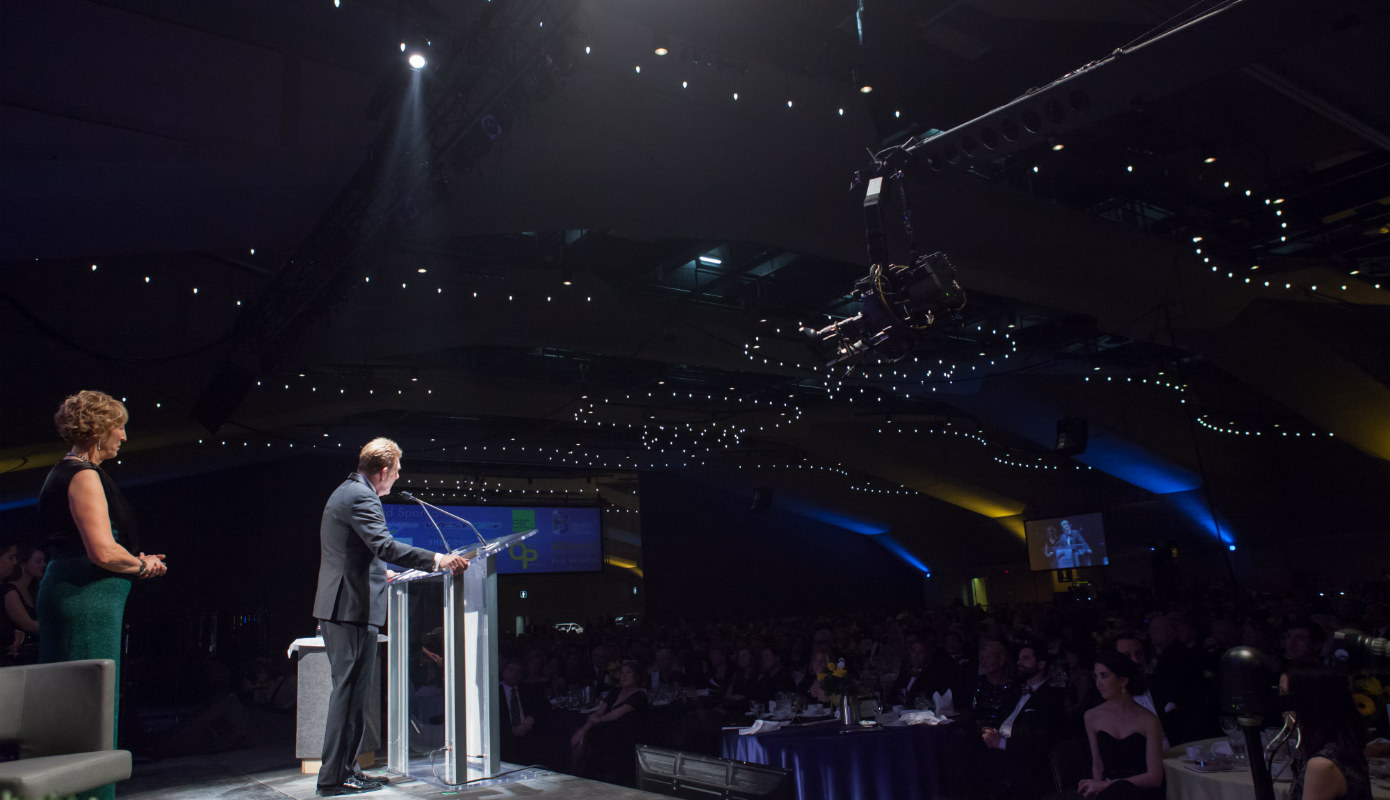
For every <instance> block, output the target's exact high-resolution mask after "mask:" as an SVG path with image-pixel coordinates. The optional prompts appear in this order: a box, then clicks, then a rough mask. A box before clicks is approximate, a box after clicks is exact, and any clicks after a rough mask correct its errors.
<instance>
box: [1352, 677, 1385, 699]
mask: <svg viewBox="0 0 1390 800" xmlns="http://www.w3.org/2000/svg"><path fill="white" fill-rule="evenodd" d="M1356 691H1358V692H1361V693H1362V694H1365V695H1369V696H1371V697H1380V696H1381V695H1383V694H1385V687H1384V686H1382V685H1381V683H1380V679H1379V678H1376V677H1368V678H1359V679H1357V681H1356Z"/></svg>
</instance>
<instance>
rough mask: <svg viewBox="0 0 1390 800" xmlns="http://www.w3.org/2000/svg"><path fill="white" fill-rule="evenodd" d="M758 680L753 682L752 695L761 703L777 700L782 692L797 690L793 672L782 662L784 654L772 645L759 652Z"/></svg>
mask: <svg viewBox="0 0 1390 800" xmlns="http://www.w3.org/2000/svg"><path fill="white" fill-rule="evenodd" d="M758 664H759V666H760V670H759V671H758V677H757V680H755V681H754V682H753V691H752V694H751V695H750V696H751V697H752V698H753V699H754V700H757V701H758V702H760V703H766V702H768V701H769V700H775V699H776V698H777V695H778V694H779V693H781V692H791V691H795V689H796V686H795V685H794V684H793V683H792V676H791V673H790V672H789V671H788V670H787V668H786V666H785V665H784V664H783V663H782V656H781V655H779V654H778V653H777V651H776V650H773V649H772V648H771V647H764V648H763V649H762V652H760V653H759V654H758Z"/></svg>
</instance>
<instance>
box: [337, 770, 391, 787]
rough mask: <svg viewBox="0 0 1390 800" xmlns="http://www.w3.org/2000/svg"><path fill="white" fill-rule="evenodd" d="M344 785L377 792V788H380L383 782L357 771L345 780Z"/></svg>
mask: <svg viewBox="0 0 1390 800" xmlns="http://www.w3.org/2000/svg"><path fill="white" fill-rule="evenodd" d="M343 786H345V787H347V788H349V789H352V790H354V791H358V792H375V791H376V790H377V789H380V788H381V787H382V786H383V784H381V783H379V782H377V781H374V780H372V779H371V778H368V777H367V776H366V775H363V774H362V773H360V772H355V773H353V774H352V775H349V776H348V778H347V780H345V781H343Z"/></svg>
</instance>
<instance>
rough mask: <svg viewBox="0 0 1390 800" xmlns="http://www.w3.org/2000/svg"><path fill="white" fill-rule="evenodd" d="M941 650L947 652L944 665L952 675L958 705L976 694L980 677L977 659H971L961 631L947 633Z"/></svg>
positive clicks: (951, 680) (942, 641) (950, 679)
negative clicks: (976, 665) (976, 682)
mask: <svg viewBox="0 0 1390 800" xmlns="http://www.w3.org/2000/svg"><path fill="white" fill-rule="evenodd" d="M941 649H942V650H944V651H945V652H946V657H945V658H944V659H942V664H943V665H944V666H945V667H946V668H947V670H949V671H950V673H951V675H950V678H949V681H950V684H951V694H952V696H953V697H956V698H959V699H957V700H956V702H957V703H961V702H963V701H964V699H965V698H968V697H971V696H972V695H973V694H974V692H975V681H976V680H977V679H978V677H979V671H978V670H977V669H976V667H975V659H973V658H971V657H970V653H969V651H968V650H967V649H966V647H965V634H964V633H962V632H961V631H959V630H948V631H946V635H945V636H944V637H942V639H941ZM957 707H959V706H957Z"/></svg>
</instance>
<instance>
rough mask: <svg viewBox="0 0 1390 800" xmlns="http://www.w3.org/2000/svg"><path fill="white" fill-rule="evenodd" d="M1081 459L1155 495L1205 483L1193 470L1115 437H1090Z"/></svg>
mask: <svg viewBox="0 0 1390 800" xmlns="http://www.w3.org/2000/svg"><path fill="white" fill-rule="evenodd" d="M1078 460H1080V461H1084V462H1085V463H1087V464H1089V465H1091V466H1092V467H1094V468H1096V469H1099V470H1104V471H1105V472H1108V473H1110V474H1111V475H1114V476H1115V477H1117V478H1119V479H1120V480H1123V481H1128V482H1129V483H1132V484H1134V485H1135V486H1138V487H1140V488H1142V489H1148V490H1149V491H1151V492H1153V493H1154V494H1164V495H1166V494H1172V493H1173V492H1186V491H1191V490H1192V489H1196V488H1198V487H1200V486H1201V485H1202V480H1201V478H1200V477H1199V476H1198V475H1197V474H1196V473H1194V472H1191V471H1190V470H1187V469H1184V468H1182V467H1180V466H1178V465H1176V464H1173V463H1172V462H1170V461H1167V460H1165V459H1162V458H1159V457H1157V456H1155V455H1153V454H1152V453H1150V452H1148V451H1146V450H1144V449H1143V448H1141V447H1136V446H1135V445H1132V444H1130V443H1129V442H1126V441H1124V440H1123V439H1118V438H1116V437H1113V436H1106V437H1101V438H1097V437H1095V436H1092V437H1091V441H1090V442H1089V443H1088V444H1087V446H1086V454H1085V455H1084V456H1082V457H1081V458H1080V459H1078Z"/></svg>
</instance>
